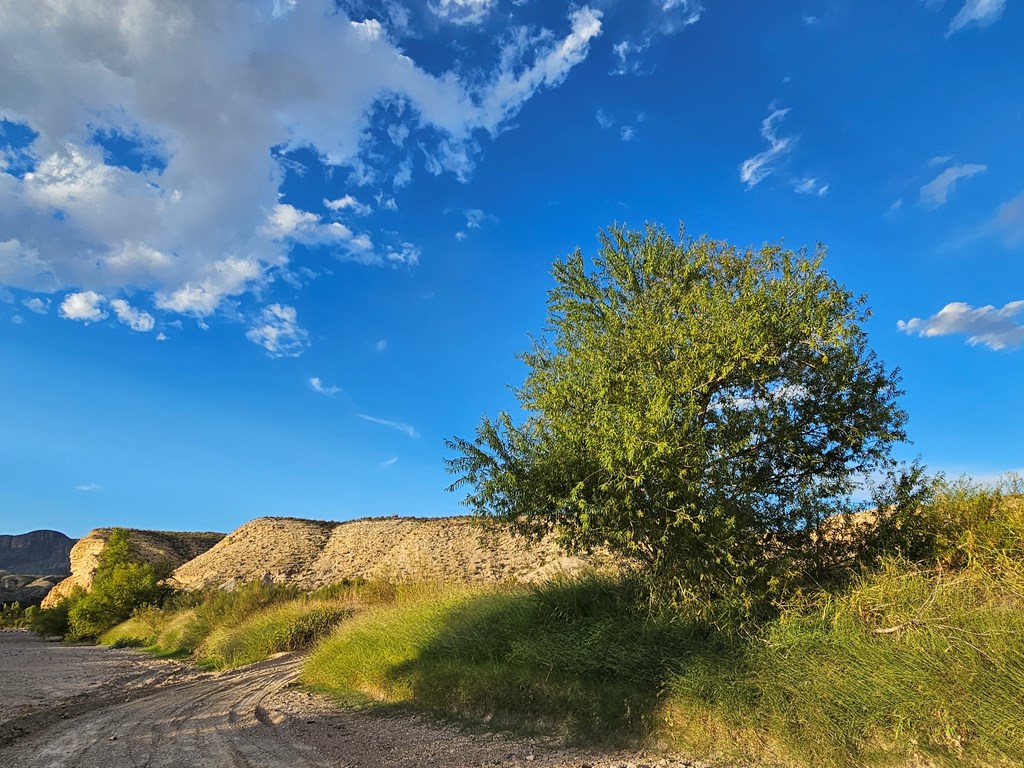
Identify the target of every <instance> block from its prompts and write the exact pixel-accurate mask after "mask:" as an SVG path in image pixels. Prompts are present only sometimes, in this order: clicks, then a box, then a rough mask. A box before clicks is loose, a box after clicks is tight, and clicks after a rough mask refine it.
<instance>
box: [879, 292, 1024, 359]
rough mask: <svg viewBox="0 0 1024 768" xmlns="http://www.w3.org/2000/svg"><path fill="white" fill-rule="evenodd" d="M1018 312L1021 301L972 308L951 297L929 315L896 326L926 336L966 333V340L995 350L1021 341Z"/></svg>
mask: <svg viewBox="0 0 1024 768" xmlns="http://www.w3.org/2000/svg"><path fill="white" fill-rule="evenodd" d="M1021 315H1024V301H1011V302H1010V303H1008V304H1006V305H1005V306H1004V307H1002V308H1001V309H997V308H996V307H994V306H991V305H988V306H984V307H977V308H975V307H972V306H971V305H970V304H966V303H964V302H962V301H955V302H952V303H950V304H947V305H946V306H944V307H943V308H942V309H941V310H939V312H938V313H937V314H935V315H932V316H931V317H928V318H923V319H922V318H920V317H915V318H912V319H910V320H907V321H903V320H900V321H899V322H898V323H897V327H898V328H899V329H900V330H901V331H903V332H904V333H909V334H911V335H913V334H917V335H918V336H925V337H929V338H930V337H933V336H949V335H951V334H961V335H964V336H967V343H968V344H971V345H972V346H974V345H977V344H984V345H985V346H986V347H988V348H989V349H996V350H999V349H1008V348H1014V347H1019V346H1021V345H1022V344H1024V324H1022V323H1021V322H1020V320H1019V319H1018V316H1021Z"/></svg>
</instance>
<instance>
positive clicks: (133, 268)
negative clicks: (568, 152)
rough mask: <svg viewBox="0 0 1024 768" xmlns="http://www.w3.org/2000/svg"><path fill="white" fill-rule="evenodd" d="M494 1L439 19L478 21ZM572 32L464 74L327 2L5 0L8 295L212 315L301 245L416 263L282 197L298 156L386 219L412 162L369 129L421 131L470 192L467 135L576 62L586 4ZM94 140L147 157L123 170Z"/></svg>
mask: <svg viewBox="0 0 1024 768" xmlns="http://www.w3.org/2000/svg"><path fill="white" fill-rule="evenodd" d="M490 5H491V2H489V1H485V0H448V1H447V2H445V1H444V0H439V4H438V8H446V9H448V12H450V13H451V14H455V13H456V12H458V13H462V14H463V15H464V16H465V15H467V14H468V16H473V15H474V14H475V13H477V12H482V11H483V10H485V9H486V8H488V7H489V6H490ZM406 16H407V14H406ZM569 22H570V26H571V28H570V30H569V31H568V33H567V34H565V35H564V36H561V37H560V36H559V35H558V34H556V33H554V32H550V31H547V30H542V31H540V32H537V31H533V32H530V31H523V32H521V33H520V34H519V35H518V37H515V39H514V40H513V42H511V43H509V45H508V46H506V47H505V48H504V49H503V50H502V52H501V55H500V58H499V60H498V61H497V62H495V63H494V65H492V66H490V67H485V68H483V69H480V70H475V71H471V70H460V71H459V73H455V72H454V71H449V72H436V71H434V70H432V71H429V72H428V71H427V70H425V69H424V68H423V67H421V66H420V65H419V64H418V63H417V62H416V61H414V60H413V59H412V58H410V55H409V54H407V53H406V52H405V51H403V50H401V49H399V48H398V47H397V46H396V45H395V43H394V42H393V41H392V40H391V39H390V38H389V37H388V35H387V34H386V33H385V31H384V29H383V27H382V25H381V23H380V22H378V21H376V20H374V19H368V20H365V21H358V22H357V21H352V20H350V19H349V18H348V16H347V15H346V14H345V12H344V11H343V10H341V9H339V8H338V7H337V5H336V4H335V3H334V2H331V0H304V2H301V3H294V2H290V0H278V1H277V2H269V0H252V1H250V0H225V2H217V3H208V2H203V1H202V0H182V1H181V2H175V3H162V2H158V1H157V0H97V2H94V3H87V4H81V3H79V4H75V3H70V4H55V3H27V4H15V5H12V4H6V5H2V6H0V51H3V52H4V53H3V54H0V60H2V62H3V65H2V66H0V114H2V115H3V116H4V117H5V119H8V120H12V121H14V122H16V123H19V124H21V125H23V126H25V127H26V128H28V129H30V130H31V132H32V135H34V138H33V139H32V140H31V144H30V146H28V147H26V148H25V150H24V152H23V153H22V155H20V156H19V157H21V158H22V160H24V158H31V162H29V161H27V160H26V161H25V162H27V163H28V165H27V167H26V168H24V169H21V170H22V171H24V172H21V171H19V170H17V169H15V168H14V167H13V166H12V164H11V161H10V160H9V159H8V160H5V161H4V163H3V164H2V167H0V232H2V233H3V239H0V284H3V285H7V286H11V287H16V288H19V289H22V290H26V291H30V292H33V293H53V292H56V291H61V290H64V291H74V292H77V293H76V294H74V295H84V294H87V293H89V292H93V293H96V294H97V295H101V296H103V295H118V294H128V295H139V296H142V297H151V299H152V304H153V306H155V307H156V308H157V309H159V310H161V311H164V312H168V313H179V314H188V315H193V316H195V317H198V318H208V317H210V316H211V315H213V314H214V313H216V311H217V310H218V309H219V308H220V307H222V306H223V305H224V304H225V303H226V302H228V301H231V302H232V303H236V300H238V299H240V298H242V297H247V296H248V297H252V296H254V295H256V294H258V293H260V292H266V291H268V290H271V288H272V284H273V283H274V281H275V280H276V279H277V277H278V276H279V275H285V274H287V272H288V271H289V270H290V269H292V267H291V266H290V261H291V260H292V259H294V258H296V256H295V254H294V253H293V248H294V247H295V246H296V245H305V246H316V247H320V248H328V249H330V250H331V251H332V252H334V253H336V254H337V255H338V256H340V257H342V258H344V259H348V260H352V261H356V262H358V263H362V264H379V265H397V264H413V263H416V261H418V258H419V251H418V249H417V248H416V247H415V246H414V245H412V244H410V243H407V242H404V241H402V240H401V238H400V237H399V236H397V235H391V234H389V233H388V232H386V231H380V232H374V233H372V234H371V233H363V232H355V231H353V230H352V229H351V228H349V227H348V226H346V225H345V224H342V223H341V222H337V221H329V220H325V219H324V218H322V217H321V215H320V214H319V213H317V212H316V211H309V210H303V209H302V208H300V207H298V206H297V205H295V204H294V201H289V200H287V199H282V198H281V197H280V194H281V188H282V184H283V182H284V180H285V177H286V174H287V173H288V172H292V171H294V169H295V168H296V167H297V164H296V162H295V161H294V160H293V159H291V157H290V154H291V153H292V152H293V151H294V150H296V149H298V148H304V149H309V150H311V151H312V152H313V153H314V155H315V157H317V158H319V159H320V161H321V162H322V163H323V164H324V165H326V166H328V169H327V170H328V171H329V172H331V171H333V169H343V170H348V171H349V172H350V176H349V181H348V182H347V184H348V185H349V186H351V187H353V188H354V187H355V186H358V184H360V183H366V184H371V183H372V184H374V185H375V186H376V187H377V188H378V189H380V190H381V191H380V192H379V201H378V202H379V204H380V205H381V207H382V208H385V209H387V208H392V209H393V208H394V207H396V206H395V203H394V198H393V194H392V191H391V190H393V189H394V188H396V187H397V186H400V184H399V182H401V183H406V182H407V181H408V180H410V179H411V177H412V172H413V169H412V165H411V162H410V161H409V160H408V158H407V159H406V161H403V162H404V164H400V165H399V168H400V169H404V170H402V171H401V173H395V170H396V166H395V164H394V162H393V158H391V159H389V158H388V157H387V156H386V154H387V153H381V152H377V151H376V149H377V145H376V143H375V142H377V141H378V139H376V138H374V137H375V136H377V135H381V136H384V139H383V141H387V142H388V143H389V144H390V143H392V142H395V141H397V142H399V143H400V144H401V145H403V146H404V145H405V144H407V143H410V142H411V139H407V137H409V136H411V135H416V136H417V137H418V139H417V140H416V142H415V147H416V149H417V152H418V153H419V154H417V157H421V156H422V157H424V158H425V162H426V163H427V167H428V170H430V171H431V172H434V173H451V174H454V175H455V176H456V177H457V178H460V179H462V180H466V179H467V178H468V176H469V174H470V173H471V172H472V170H473V165H474V163H475V160H476V157H477V155H478V154H479V151H480V145H479V139H478V138H477V134H479V133H481V132H483V133H486V134H489V135H491V136H496V135H498V134H499V133H500V132H501V131H502V130H504V129H505V128H506V127H507V125H508V121H509V120H510V119H511V118H513V117H514V116H515V115H516V114H517V113H518V111H519V110H520V109H521V108H522V106H523V105H524V104H525V103H526V101H527V100H528V99H530V97H531V96H532V95H533V94H534V93H536V92H537V91H538V90H540V89H544V88H552V87H555V86H557V85H559V84H560V83H561V82H562V81H563V80H564V79H565V78H566V76H567V75H568V73H569V71H570V70H571V69H572V68H573V67H574V66H576V65H577V64H579V62H581V61H582V60H583V59H584V58H585V57H586V56H587V53H588V49H589V43H590V41H591V40H592V39H594V38H595V37H596V36H597V35H599V34H600V32H601V13H600V11H597V10H591V9H590V8H589V7H587V6H583V7H580V8H578V9H576V10H575V11H573V12H572V14H571V16H570V18H569ZM435 69H436V68H435ZM104 137H106V138H110V137H113V138H115V139H117V140H118V142H120V143H121V144H125V145H128V146H131V147H133V149H134V150H138V152H137V153H136V154H139V155H143V156H145V157H146V158H148V159H147V161H146V162H144V163H137V164H134V165H133V164H130V163H128V164H126V163H121V164H118V162H117V161H116V158H114V157H112V156H111V154H110V153H109V152H107V151H106V150H105V149H104V146H103V142H104V140H105V138H104ZM410 151H411V150H410ZM19 162H21V160H19ZM289 169H291V171H290V170H289ZM329 175H331V176H332V178H335V179H340V180H344V179H345V178H346V176H345V173H344V172H342V173H336V174H331V173H329ZM389 179H394V183H393V184H392V182H390V181H388V180H389ZM343 183H344V182H343ZM388 184H391V187H390V188H386V187H387V186H388ZM382 201H383V202H382ZM329 202H330V203H332V204H334V205H332V204H325V207H326V208H327V210H328V211H330V212H331V213H333V214H337V213H338V212H340V211H346V212H350V213H356V214H359V213H362V212H363V208H362V207H361V206H362V204H361V203H358V201H357V198H356V197H355V195H353V194H351V193H350V192H349V191H344V190H339V192H338V193H337V196H336V197H333V198H330V200H329ZM98 306H99V305H98V304H96V305H93V308H94V309H97V308H98ZM70 311H71V314H68V313H62V316H64V317H74V316H75V315H74V313H75V312H76V311H77V310H76V308H75V305H74V304H72V306H71V309H70ZM98 311H99V310H97V312H98ZM115 311H116V310H115ZM97 317H98V314H96V313H94V314H93V315H92V317H91V318H90V319H96V318H97ZM75 319H83V318H81V317H75ZM129 325H130V324H129Z"/></svg>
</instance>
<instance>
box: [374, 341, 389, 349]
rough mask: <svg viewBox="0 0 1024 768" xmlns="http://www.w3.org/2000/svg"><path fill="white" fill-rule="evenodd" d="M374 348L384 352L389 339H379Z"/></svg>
mask: <svg viewBox="0 0 1024 768" xmlns="http://www.w3.org/2000/svg"><path fill="white" fill-rule="evenodd" d="M373 348H374V349H375V350H377V351H378V352H383V351H384V350H385V349H387V348H388V340H387V339H378V340H377V343H376V344H374V345H373Z"/></svg>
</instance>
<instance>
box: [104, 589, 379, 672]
mask: <svg viewBox="0 0 1024 768" xmlns="http://www.w3.org/2000/svg"><path fill="white" fill-rule="evenodd" d="M396 594H397V592H396V587H395V586H394V585H387V584H380V585H377V584H364V583H362V582H344V583H340V584H335V585H331V586H329V587H325V588H323V589H319V590H316V591H314V592H312V593H309V594H303V593H302V592H301V591H300V590H298V589H296V588H295V587H289V586H285V585H274V584H271V585H265V584H260V583H255V582H254V583H251V584H245V585H243V586H242V587H240V588H239V589H237V590H234V591H232V592H225V591H220V590H211V591H208V592H203V593H191V594H183V595H179V596H178V597H177V598H176V600H174V601H171V602H170V603H169V604H168V605H167V606H165V607H164V608H163V609H157V608H153V607H146V608H143V609H140V610H138V611H136V612H135V613H134V614H133V615H132V617H131V618H129V619H128V620H126V621H124V622H122V623H120V624H118V625H117V626H115V627H114V628H112V629H111V630H109V631H107V632H106V633H104V634H103V635H102V636H101V637H100V643H102V644H104V645H111V646H116V647H142V648H145V650H146V651H148V652H149V653H151V654H153V655H156V656H158V657H160V658H177V659H184V658H191V659H192V660H194V661H195V662H196V663H197V664H199V665H200V666H202V667H204V668H207V669H228V668H233V667H238V666H243V665H245V664H251V663H253V662H256V661H262V660H263V659H266V658H269V657H270V656H272V655H274V654H275V653H281V652H284V651H295V650H301V649H304V648H306V647H308V646H309V645H310V644H312V643H313V642H315V641H316V640H318V639H319V638H321V637H322V636H323V635H325V634H326V633H328V632H329V631H330V630H331V629H333V628H334V626H335V625H336V624H337V623H338V622H340V621H343V620H344V619H346V618H347V617H349V616H350V615H351V614H352V613H353V611H355V610H358V609H359V607H360V606H362V605H365V604H368V603H373V604H380V603H386V602H389V601H391V600H393V599H394V596H395V595H396Z"/></svg>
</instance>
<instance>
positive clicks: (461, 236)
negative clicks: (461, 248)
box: [455, 230, 469, 243]
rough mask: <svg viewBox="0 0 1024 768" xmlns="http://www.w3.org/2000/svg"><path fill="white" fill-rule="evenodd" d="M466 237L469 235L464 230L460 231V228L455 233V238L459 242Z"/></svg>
mask: <svg viewBox="0 0 1024 768" xmlns="http://www.w3.org/2000/svg"><path fill="white" fill-rule="evenodd" d="M467 237H469V235H467V234H466V233H465V232H462V231H461V230H460V231H459V232H456V233H455V239H456V240H458V241H459V242H460V243H461V242H462V241H463V240H465V239H466V238H467Z"/></svg>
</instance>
